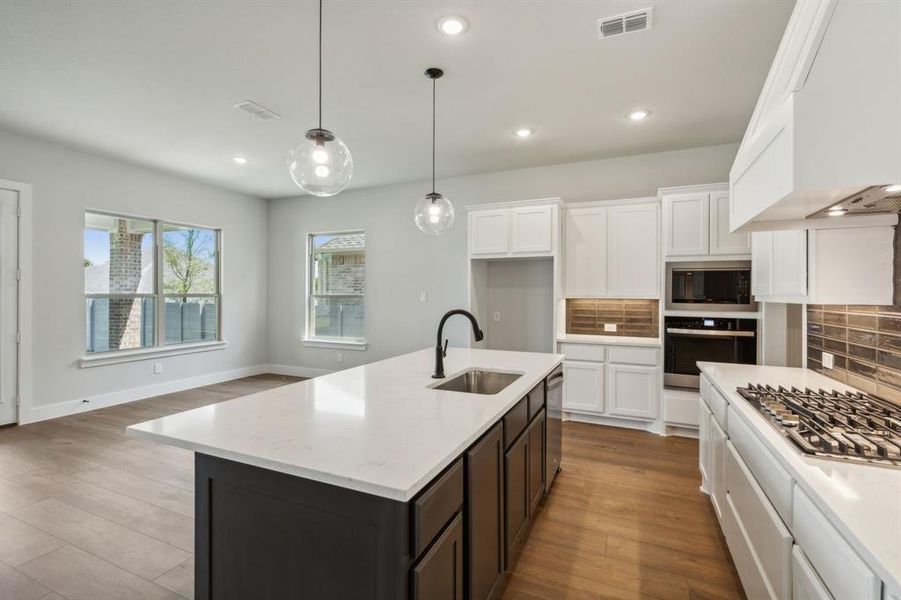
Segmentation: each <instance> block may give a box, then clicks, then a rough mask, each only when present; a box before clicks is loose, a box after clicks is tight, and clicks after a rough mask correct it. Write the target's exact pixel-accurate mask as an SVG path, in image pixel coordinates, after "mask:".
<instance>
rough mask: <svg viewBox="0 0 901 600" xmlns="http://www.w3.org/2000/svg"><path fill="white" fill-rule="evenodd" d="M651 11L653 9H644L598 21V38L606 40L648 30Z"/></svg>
mask: <svg viewBox="0 0 901 600" xmlns="http://www.w3.org/2000/svg"><path fill="white" fill-rule="evenodd" d="M653 10H654V9H653V8H645V9H642V10H636V11H633V12H630V13H626V14H623V15H616V16H615V17H607V18H604V19H598V37H599V38H601V39H606V38H609V37H614V36H617V35H622V34H623V33H635V32H636V31H644V30H645V29H650V28H651V16H652V14H653Z"/></svg>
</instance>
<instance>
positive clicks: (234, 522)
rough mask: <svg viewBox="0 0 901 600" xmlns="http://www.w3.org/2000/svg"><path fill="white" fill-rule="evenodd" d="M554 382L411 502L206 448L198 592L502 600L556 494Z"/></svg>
mask: <svg viewBox="0 0 901 600" xmlns="http://www.w3.org/2000/svg"><path fill="white" fill-rule="evenodd" d="M546 384H547V382H546V380H543V381H541V382H540V383H539V384H538V385H537V386H535V388H534V389H533V390H532V391H531V392H529V393H528V394H527V395H526V396H525V397H523V398H522V399H521V400H520V401H519V402H518V403H517V404H516V405H515V406H514V407H513V408H512V409H511V410H510V411H509V412H508V413H507V414H506V415H505V416H504V417H503V418H502V419H501V420H500V421H498V422H497V423H495V424H494V425H493V426H492V427H491V428H490V429H489V430H488V431H487V432H486V433H485V434H484V435H483V436H482V437H481V438H480V439H479V440H477V441H476V442H475V443H474V444H473V445H472V446H470V447H469V448H468V449H467V450H466V451H465V452H464V453H463V454H462V456H460V457H459V458H457V459H456V460H455V461H453V462H452V463H451V464H450V466H449V467H447V468H446V469H445V470H444V471H443V472H442V473H441V474H440V475H439V476H438V477H436V478H435V479H434V480H432V481H431V482H430V483H429V484H428V485H427V486H426V487H425V488H424V489H423V490H422V491H421V492H419V493H418V494H417V495H416V496H415V497H414V498H413V499H412V500H411V501H410V502H400V501H397V500H392V499H390V498H385V497H381V496H377V495H373V494H367V493H363V492H358V491H354V490H349V489H346V488H342V487H339V486H335V485H331V484H326V483H321V482H317V481H313V480H310V479H305V478H300V477H294V476H291V475H287V474H283V473H279V472H276V471H271V470H268V469H263V468H260V467H255V466H252V465H248V464H244V463H239V462H233V461H229V460H226V459H222V458H217V457H213V456H209V455H206V454H202V453H197V456H196V484H197V490H196V537H197V539H196V541H195V544H196V549H197V556H196V565H195V596H196V597H197V598H198V600H210V599H214V600H231V599H235V600H238V599H241V600H244V599H247V598H286V599H287V598H290V599H297V600H304V599H310V600H329V599H335V600H354V599H360V600H489V599H492V598H498V597H499V596H500V593H501V591H502V589H503V585H504V581H505V573H506V572H507V571H509V570H510V569H511V568H512V566H513V564H514V562H515V557H516V556H517V555H518V548H519V546H521V544H522V542H523V541H524V540H525V535H526V533H527V532H528V531H529V524H530V521H531V519H532V518H533V517H534V516H535V512H536V509H537V507H538V505H539V503H540V501H541V499H542V498H543V496H544V493H545V488H546V478H547V477H548V475H547V472H546V445H547V419H546V407H545V397H546Z"/></svg>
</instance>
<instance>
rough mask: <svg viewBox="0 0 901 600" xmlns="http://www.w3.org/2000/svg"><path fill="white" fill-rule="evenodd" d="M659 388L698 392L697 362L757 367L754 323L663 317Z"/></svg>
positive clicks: (706, 318)
mask: <svg viewBox="0 0 901 600" xmlns="http://www.w3.org/2000/svg"><path fill="white" fill-rule="evenodd" d="M663 323H664V332H663V344H664V352H663V364H664V370H663V385H665V386H669V387H684V388H691V389H698V388H699V387H700V383H701V380H700V371H699V370H698V361H709V362H725V363H739V364H746V365H753V364H756V363H757V320H756V319H720V318H716V317H664V319H663Z"/></svg>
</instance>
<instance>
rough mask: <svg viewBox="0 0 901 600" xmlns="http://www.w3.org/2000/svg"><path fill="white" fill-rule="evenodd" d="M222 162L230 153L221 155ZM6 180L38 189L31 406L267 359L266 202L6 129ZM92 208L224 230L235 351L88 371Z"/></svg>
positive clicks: (1, 157)
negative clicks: (86, 259)
mask: <svg viewBox="0 0 901 600" xmlns="http://www.w3.org/2000/svg"><path fill="white" fill-rule="evenodd" d="M224 160H225V159H224ZM0 178H3V179H12V180H15V181H21V182H24V183H30V184H31V185H32V186H33V208H34V212H33V224H32V227H33V236H32V244H33V260H34V263H33V271H34V273H33V275H34V277H33V281H34V288H33V299H34V300H33V314H34V320H33V328H34V332H33V335H34V339H33V351H34V356H33V361H32V363H33V368H34V382H33V392H34V398H33V401H32V404H33V406H35V407H42V406H47V405H50V404H56V403H61V402H67V401H72V400H80V399H83V398H89V397H92V396H97V395H102V394H110V393H116V392H119V391H123V390H127V389H132V388H140V387H144V386H148V385H153V384H161V383H166V382H170V381H176V380H179V379H185V378H188V377H194V376H199V375H205V374H212V373H216V372H220V371H228V370H232V369H238V368H242V367H249V366H254V365H260V364H265V363H266V362H267V348H266V343H265V337H266V307H267V304H266V300H265V299H266V293H267V268H266V228H267V219H266V215H267V208H266V201H265V200H261V199H258V198H252V197H250V196H246V195H243V194H238V193H235V192H230V191H226V190H223V189H220V188H217V187H213V186H210V185H204V184H201V183H197V182H193V181H189V180H187V179H182V178H179V177H175V176H171V175H166V174H163V173H160V172H157V171H152V170H149V169H145V168H141V167H137V166H133V165H130V164H125V163H120V162H116V161H113V160H109V159H106V158H101V157H98V156H94V155H91V154H87V153H83V152H79V151H75V150H71V149H68V148H65V147H62V146H59V145H56V144H51V143H47V142H42V141H38V140H34V139H31V138H27V137H24V136H20V135H18V134H13V133H9V132H6V131H0ZM86 208H94V209H102V210H109V211H117V212H123V213H126V214H135V215H141V216H148V217H154V218H163V219H171V220H174V221H181V222H187V223H196V224H201V225H207V226H210V227H218V228H222V231H223V242H224V249H223V265H224V273H223V285H224V295H223V312H224V315H223V332H224V338H225V339H226V340H227V341H228V348H227V349H225V350H217V351H212V352H204V353H200V354H189V355H183V356H176V357H171V358H163V359H158V361H159V362H162V363H163V366H164V369H163V373H162V374H160V375H154V374H153V368H152V362H154V361H141V362H132V363H126V364H117V365H108V366H101V367H96V368H90V369H81V368H79V366H78V360H79V358H81V357H82V356H84V355H85V300H84V264H83V262H82V257H83V228H84V212H85V209H86Z"/></svg>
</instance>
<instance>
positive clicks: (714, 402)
mask: <svg viewBox="0 0 901 600" xmlns="http://www.w3.org/2000/svg"><path fill="white" fill-rule="evenodd" d="M701 397H702V398H703V399H704V401H705V402H706V403H707V406H709V407H710V412H711V413H713V416H714V418H715V419H716V421H717V423H719V424H720V427H722V428H723V431H725V432H727V433H729V429H728V423H727V421H726V419H727V417H726V412H727V411H726V409H727V407H728V406H729V402H727V401H726V397H725V396H723V395H722V394H721V393H720V392H719V390H718V389H716V388H715V387H713V386H712V385H711V386H710V387H709V390H708V393H707V394H706V395H705V394H703V393H702V394H701Z"/></svg>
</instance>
